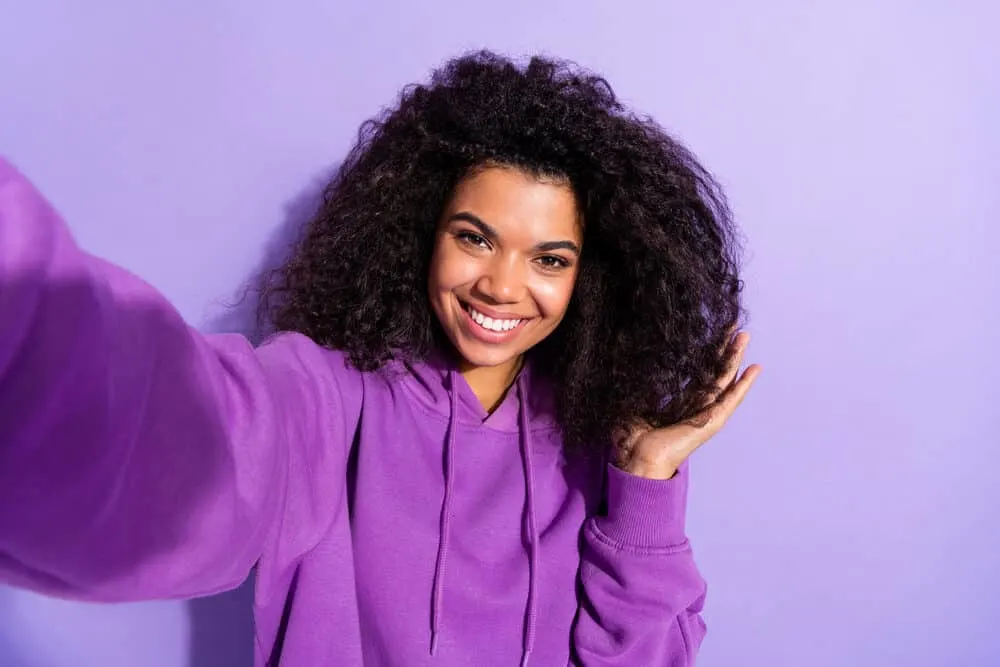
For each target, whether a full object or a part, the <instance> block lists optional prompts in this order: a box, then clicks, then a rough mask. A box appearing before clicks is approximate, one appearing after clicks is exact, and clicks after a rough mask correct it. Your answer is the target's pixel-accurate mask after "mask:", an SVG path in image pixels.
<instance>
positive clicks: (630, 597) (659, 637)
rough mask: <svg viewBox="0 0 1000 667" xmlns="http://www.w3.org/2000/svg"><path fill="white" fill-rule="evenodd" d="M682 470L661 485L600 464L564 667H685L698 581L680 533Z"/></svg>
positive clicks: (698, 632) (696, 631) (698, 601)
mask: <svg viewBox="0 0 1000 667" xmlns="http://www.w3.org/2000/svg"><path fill="white" fill-rule="evenodd" d="M687 480H688V477H687V467H686V466H684V467H682V468H681V470H679V471H678V473H677V474H676V475H675V476H674V477H673V478H672V479H669V480H651V479H644V478H642V477H636V476H634V475H630V474H629V473H626V472H623V471H621V470H619V469H618V468H616V467H614V466H608V491H607V501H608V511H607V514H606V515H605V516H598V517H594V518H592V519H590V520H589V521H588V522H587V524H586V526H585V528H584V536H583V552H582V555H581V564H580V580H581V584H582V598H581V600H580V609H579V612H578V614H577V619H576V624H575V627H574V632H573V658H572V660H571V665H574V666H577V665H578V666H580V667H612V666H615V667H618V666H622V667H624V666H625V665H628V666H633V665H644V666H646V667H687V666H689V665H693V664H694V660H695V655H696V653H697V651H698V647H699V646H700V645H701V641H702V638H703V637H704V635H705V624H704V622H703V621H702V619H701V616H700V615H699V612H700V611H701V608H702V604H703V602H704V599H705V582H704V580H703V579H702V578H701V576H700V575H699V574H698V570H697V568H696V567H695V564H694V559H693V557H692V554H691V547H690V545H689V544H688V541H687V538H686V537H685V535H684V513H685V506H686V497H687Z"/></svg>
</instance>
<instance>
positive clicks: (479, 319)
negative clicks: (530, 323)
mask: <svg viewBox="0 0 1000 667" xmlns="http://www.w3.org/2000/svg"><path fill="white" fill-rule="evenodd" d="M459 304H460V305H461V306H462V310H464V311H465V314H466V315H468V316H469V319H470V320H471V321H472V323H473V324H475V325H476V328H477V329H479V330H481V331H482V332H483V333H489V334H493V335H495V336H496V335H499V336H503V334H508V333H511V332H513V331H514V330H515V329H517V328H519V327H520V326H521V324H523V323H524V322H526V321H527V320H525V319H524V318H496V317H490V316H488V315H486V314H484V313H481V312H479V311H478V310H476V309H475V307H473V306H471V305H469V304H467V303H465V302H464V301H459Z"/></svg>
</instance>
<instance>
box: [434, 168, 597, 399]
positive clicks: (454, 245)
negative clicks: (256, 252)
mask: <svg viewBox="0 0 1000 667" xmlns="http://www.w3.org/2000/svg"><path fill="white" fill-rule="evenodd" d="M582 242H583V227H582V220H581V217H580V212H579V210H578V209H577V206H576V197H575V195H574V193H573V191H572V190H571V189H570V187H569V185H568V184H567V183H566V182H565V179H562V180H558V179H553V178H544V177H536V176H533V175H531V174H528V173H525V172H523V171H520V170H518V169H514V168H510V167H503V166H488V167H485V168H482V169H477V170H476V171H474V172H473V173H472V174H470V175H469V176H468V177H466V178H465V179H463V180H462V181H461V182H460V183H459V184H458V186H457V187H456V188H455V193H454V194H453V195H452V197H451V199H450V200H449V202H448V205H447V206H446V208H445V211H444V214H443V216H442V219H441V223H440V226H439V228H438V232H437V236H436V241H435V244H434V254H433V256H432V258H431V266H430V277H429V296H430V303H431V306H432V307H433V309H434V313H435V314H436V315H437V318H438V321H439V322H440V323H441V326H442V328H443V329H444V332H445V334H446V335H447V337H448V339H449V340H450V341H451V343H452V345H453V346H454V348H455V350H456V351H457V352H458V356H459V358H460V360H461V361H460V365H461V368H462V371H463V374H464V375H465V379H466V381H467V382H468V383H469V385H470V386H471V387H472V389H473V391H474V392H475V393H476V396H477V397H478V398H479V400H480V402H481V403H482V404H483V406H484V407H486V408H487V409H492V408H493V407H494V406H495V405H496V404H497V402H498V401H499V399H500V398H501V396H502V395H503V393H504V392H505V391H506V388H507V387H509V386H510V383H511V381H512V380H513V378H514V377H515V375H516V374H517V370H518V369H519V367H520V361H521V359H522V356H523V355H524V354H525V353H526V352H527V351H528V350H530V349H531V348H533V347H535V345H537V344H538V343H539V342H541V341H542V340H544V339H545V338H547V337H548V336H549V335H550V334H551V333H552V332H553V331H555V329H556V327H558V326H559V323H560V322H562V320H563V318H564V317H565V315H566V310H567V308H569V302H570V297H571V296H572V295H573V286H574V284H575V283H576V275H577V261H578V259H579V256H580V246H581V245H582Z"/></svg>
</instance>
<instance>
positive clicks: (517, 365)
mask: <svg viewBox="0 0 1000 667" xmlns="http://www.w3.org/2000/svg"><path fill="white" fill-rule="evenodd" d="M582 246H583V225H582V220H581V215H580V211H579V208H578V207H577V203H576V198H575V196H574V194H573V192H572V190H571V189H570V187H569V185H568V183H566V182H565V181H562V180H559V179H551V178H537V177H535V176H532V175H530V174H526V173H524V172H521V171H519V170H517V169H514V168H509V167H499V166H489V167H484V168H482V169H479V170H477V171H475V172H473V173H472V174H471V175H469V176H468V177H466V178H465V179H463V180H462V181H461V182H460V183H459V184H458V186H457V187H456V188H455V191H454V193H453V194H452V197H451V199H450V201H449V202H448V204H447V206H446V207H445V210H444V212H443V213H442V216H441V219H440V223H439V225H438V232H437V237H436V239H435V245H434V254H433V258H432V261H431V271H430V276H429V281H428V284H429V297H430V303H431V307H432V308H433V310H434V313H435V314H436V315H437V318H438V321H439V322H440V323H441V326H442V327H443V329H444V331H445V333H446V334H447V336H448V338H449V340H451V342H452V345H453V346H454V348H455V350H456V352H457V353H458V357H459V360H460V361H459V368H460V371H461V373H462V375H463V377H464V378H465V380H466V382H468V383H469V386H470V387H471V388H472V390H473V392H474V393H475V394H476V397H477V398H478V399H479V401H480V403H481V404H482V405H483V407H484V408H485V409H486V410H487V411H492V410H493V409H494V408H495V407H496V406H497V405H498V404H499V403H500V402H501V401H502V400H503V397H504V395H505V394H506V392H507V390H508V389H509V388H510V386H511V384H512V383H513V381H514V379H515V378H516V377H517V373H518V372H519V371H520V369H521V365H522V363H523V359H524V353H525V352H527V351H528V350H529V349H531V348H532V347H534V346H535V345H537V344H538V343H539V342H541V341H542V340H544V339H545V338H546V337H547V336H548V335H549V334H551V333H552V332H553V331H554V330H555V329H556V327H557V326H559V323H560V322H561V321H562V319H563V317H564V316H565V315H566V310H567V308H568V307H569V302H570V297H571V296H572V293H573V286H574V284H575V282H576V276H577V272H578V265H579V259H580V257H579V254H580V251H581V250H582ZM469 306H471V307H472V308H474V309H476V310H478V311H480V312H481V313H483V314H485V315H492V316H494V317H495V318H498V319H504V320H520V324H519V325H518V326H517V327H516V329H515V330H513V331H511V332H510V333H498V332H494V333H493V334H490V333H488V332H487V333H486V334H484V333H483V331H482V330H480V329H478V328H477V327H478V326H479V325H477V324H476V323H475V322H473V321H472V320H471V319H470V317H469V315H468V314H467V308H468V307H469ZM490 336H493V337H494V338H495V340H491V339H490ZM748 342H749V335H747V334H745V333H739V334H737V335H736V336H735V337H734V338H733V340H732V342H731V343H730V345H729V346H728V347H727V349H726V350H724V351H722V353H723V354H725V355H726V356H727V358H728V359H729V363H728V365H727V368H726V371H725V373H724V374H723V376H722V377H720V378H719V385H718V386H719V391H718V392H717V393H716V394H715V395H714V396H713V397H712V400H711V401H709V403H708V404H707V405H706V407H705V409H704V410H703V411H702V413H700V414H699V415H698V416H697V417H696V418H694V419H692V420H688V421H686V422H684V423H680V424H674V425H671V426H667V427H664V428H660V429H650V428H648V427H646V426H643V425H637V426H636V427H635V428H634V429H633V430H632V431H631V432H630V433H627V434H624V435H623V437H622V439H621V441H620V443H619V446H618V449H617V451H618V465H619V466H620V467H621V468H622V469H623V470H625V471H627V472H630V473H632V474H635V475H639V476H641V477H647V478H650V479H669V478H670V477H672V476H673V475H674V473H675V472H676V471H677V469H678V467H680V465H681V463H683V462H684V460H686V459H687V457H688V456H690V454H691V453H692V452H694V451H695V450H696V449H697V448H698V447H700V446H701V445H702V444H704V443H705V442H706V441H708V439H709V438H711V437H712V436H713V435H715V433H717V432H718V431H719V429H720V428H721V427H722V425H723V424H725V422H726V420H728V418H729V417H730V416H731V415H732V414H733V412H734V411H735V409H736V407H737V406H738V405H739V404H740V403H741V402H742V401H743V398H744V397H745V396H746V394H747V391H749V389H750V386H751V385H752V384H753V382H754V380H755V379H756V377H757V375H758V374H759V373H760V367H759V366H757V365H753V366H751V367H749V368H747V369H746V370H745V371H744V372H743V374H742V375H741V376H739V379H737V375H738V372H739V368H740V364H741V363H742V360H743V354H744V352H745V350H746V346H747V343H748Z"/></svg>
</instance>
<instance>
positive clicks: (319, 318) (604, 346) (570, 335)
mask: <svg viewBox="0 0 1000 667" xmlns="http://www.w3.org/2000/svg"><path fill="white" fill-rule="evenodd" d="M489 164H499V165H507V166H512V167H517V168H519V169H522V170H525V171H527V172H529V173H532V174H535V175H538V176H555V177H559V178H563V179H568V182H569V183H570V185H571V186H572V188H573V190H574V192H575V193H576V196H577V198H578V201H579V203H580V207H581V209H582V211H583V219H584V243H583V255H582V257H581V260H580V272H579V277H578V282H577V285H576V287H575V290H574V294H573V298H572V300H571V304H570V307H569V310H568V312H567V314H566V317H565V319H564V320H563V323H562V324H561V325H560V327H559V328H558V329H557V330H556V331H555V332H554V333H553V334H552V335H551V336H550V337H549V338H548V339H546V340H545V341H543V342H542V343H541V344H539V346H537V347H536V348H535V350H533V351H532V354H533V355H534V357H535V359H534V363H537V364H539V365H540V366H541V367H542V370H543V371H544V372H547V373H549V374H550V375H551V377H552V378H553V379H554V384H555V387H556V392H557V396H556V405H557V409H558V419H559V423H560V424H561V426H562V430H563V439H564V442H565V443H566V444H567V446H568V447H570V448H571V449H574V450H576V451H582V452H590V453H593V452H600V453H605V452H607V451H608V449H607V448H608V443H609V442H611V438H612V437H613V434H614V433H616V432H617V430H618V429H619V428H621V427H626V426H627V425H629V424H631V423H633V422H634V421H635V420H644V421H646V422H648V423H650V424H652V425H654V426H658V425H664V424H668V423H673V422H676V421H678V420H682V419H687V418H690V417H691V416H692V415H693V414H694V413H695V412H696V411H697V410H698V408H699V407H700V406H701V405H703V403H704V401H705V400H706V398H707V397H708V396H709V395H710V394H711V392H712V391H713V390H714V389H715V378H716V377H717V376H718V374H719V373H720V371H721V370H722V367H723V365H724V364H723V360H722V359H721V358H720V354H719V350H720V349H721V348H722V347H723V346H724V344H725V343H726V342H727V341H728V338H729V330H730V328H731V327H733V326H734V325H735V324H736V323H737V322H738V321H739V319H740V317H741V306H740V298H739V297H740V291H741V288H742V284H741V281H740V279H739V275H738V262H737V259H738V257H737V255H738V244H737V243H736V234H735V229H734V226H733V223H732V220H731V216H730V213H729V210H728V208H727V205H726V202H725V198H724V196H723V195H722V193H721V191H720V189H719V187H718V185H717V184H716V183H715V181H714V180H713V179H712V177H711V176H710V175H709V174H708V173H707V172H706V171H705V169H704V168H702V166H701V165H699V164H698V162H697V160H696V159H695V158H694V157H693V155H692V154H691V153H690V152H689V151H688V150H687V149H686V148H684V147H683V146H682V145H681V144H679V143H678V142H677V141H675V140H674V139H673V138H671V137H670V136H668V135H667V134H666V133H665V132H664V130H663V129H661V128H660V126H658V125H657V124H656V123H655V122H654V121H652V120H651V119H648V118H644V117H638V116H636V115H634V114H632V113H629V112H628V111H627V110H626V109H625V108H624V107H623V106H622V104H621V103H620V102H619V101H618V100H617V98H616V97H615V95H614V93H613V92H612V90H611V88H610V86H609V85H608V83H607V82H606V81H604V80H603V79H602V78H600V77H597V76H594V75H592V74H590V73H588V72H586V71H582V70H580V69H579V68H577V67H575V66H573V65H570V64H568V63H565V62H561V61H553V60H549V59H545V58H540V57H536V58H533V59H531V61H530V62H529V63H528V64H527V65H526V66H519V65H518V64H516V63H515V62H512V61H510V60H508V59H506V58H504V57H501V56H498V55H495V54H492V53H489V52H479V53H474V54H470V55H466V56H463V57H461V58H458V59H456V60H452V61H451V62H449V63H447V64H446V65H445V66H444V67H443V68H441V69H439V70H438V71H436V72H435V73H434V74H433V76H432V79H431V82H430V84H429V85H413V86H410V87H408V88H406V89H404V91H403V92H402V94H401V96H400V99H399V102H398V105H397V106H396V108H395V109H392V110H389V111H385V112H383V113H382V114H381V115H380V116H378V117H377V118H375V119H372V120H369V121H367V122H366V123H365V124H364V125H363V126H362V127H361V130H360V132H359V136H358V141H357V143H356V145H355V146H354V148H353V149H352V150H351V151H350V153H349V155H348V157H347V159H346V161H345V162H344V163H343V165H342V166H341V168H340V170H339V172H338V173H337V175H336V176H335V177H334V179H333V180H332V182H331V183H330V184H329V185H328V186H327V188H326V191H325V196H324V202H323V204H322V206H321V207H320V210H319V212H318V214H317V215H316V216H315V218H314V219H313V220H312V221H311V223H310V224H309V225H308V227H307V229H306V232H305V234H304V236H303V238H302V239H301V240H300V242H299V244H298V245H297V246H296V248H295V252H294V254H293V256H292V258H291V259H290V261H288V263H287V264H286V265H285V266H283V267H281V268H279V269H278V270H276V271H275V272H274V273H273V274H272V275H271V276H270V279H269V285H268V286H267V288H266V289H265V292H264V295H263V298H262V302H261V304H260V308H261V312H262V313H264V314H265V315H266V316H268V317H270V319H271V320H272V321H273V323H274V325H275V327H276V328H277V329H279V330H285V331H298V332H301V333H303V334H306V335H307V336H309V337H310V338H312V339H313V340H314V341H316V342H317V343H319V344H321V345H324V346H327V347H330V348H334V349H340V350H344V351H346V352H347V353H348V355H349V358H350V360H351V363H352V364H353V365H354V366H356V367H357V368H359V369H361V370H375V369H377V368H380V367H381V366H383V365H384V364H385V363H386V362H387V361H388V360H390V359H391V358H393V357H395V356H397V355H401V356H404V357H406V358H408V359H414V360H419V359H422V358H425V355H427V354H428V353H429V351H430V350H431V349H432V348H433V346H435V345H443V344H447V343H446V342H445V341H446V339H445V338H444V336H443V334H442V333H441V331H440V325H439V324H438V323H437V321H436V318H435V317H434V315H433V313H432V311H431V308H430V305H429V301H428V294H427V279H428V272H429V263H430V258H431V251H432V246H433V243H434V236H435V230H436V227H437V224H438V220H439V216H440V215H441V212H442V210H443V208H444V206H445V205H446V202H447V201H448V198H449V196H450V195H451V193H452V190H453V188H454V187H455V185H456V184H457V183H458V182H459V180H460V179H462V178H463V176H465V175H467V174H468V173H470V170H473V169H475V168H477V167H481V166H483V165H489Z"/></svg>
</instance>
